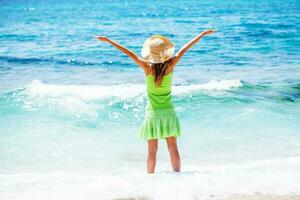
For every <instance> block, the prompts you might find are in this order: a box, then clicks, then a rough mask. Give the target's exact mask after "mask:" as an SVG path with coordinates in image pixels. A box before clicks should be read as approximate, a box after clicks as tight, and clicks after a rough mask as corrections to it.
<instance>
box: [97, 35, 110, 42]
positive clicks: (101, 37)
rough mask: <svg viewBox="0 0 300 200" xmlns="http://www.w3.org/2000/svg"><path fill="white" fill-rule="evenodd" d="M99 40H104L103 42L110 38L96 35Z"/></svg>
mask: <svg viewBox="0 0 300 200" xmlns="http://www.w3.org/2000/svg"><path fill="white" fill-rule="evenodd" d="M96 38H97V40H100V41H103V42H107V41H108V38H107V37H106V36H96Z"/></svg>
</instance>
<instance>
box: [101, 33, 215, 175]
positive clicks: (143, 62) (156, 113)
mask: <svg viewBox="0 0 300 200" xmlns="http://www.w3.org/2000/svg"><path fill="white" fill-rule="evenodd" d="M213 32H215V30H206V31H203V32H202V33H201V34H199V35H198V36H197V37H195V38H194V39H192V40H191V41H189V42H188V43H187V44H185V45H184V46H183V47H182V48H181V49H180V50H179V51H178V52H177V54H176V55H175V56H172V55H173V53H174V50H175V47H174V45H173V44H172V43H171V41H170V40H169V39H168V38H166V37H164V36H161V35H153V36H151V37H150V38H148V39H147V40H146V41H145V42H144V45H143V48H142V51H141V54H142V58H140V57H139V56H137V55H136V54H135V53H134V52H133V51H131V50H129V49H127V48H125V47H123V46H121V45H120V44H118V43H117V42H115V41H113V40H111V39H109V38H107V37H105V36H97V39H98V40H100V41H103V42H108V43H110V44H111V45H113V46H114V47H116V48H117V49H118V50H120V51H122V52H123V53H125V54H126V55H128V56H129V57H130V58H131V59H133V60H134V61H135V62H136V63H137V64H138V65H139V66H140V67H141V68H142V69H143V70H144V73H145V76H146V85H147V94H148V95H147V97H148V101H147V106H146V111H145V119H144V122H143V124H142V126H141V127H140V129H139V137H140V138H142V139H145V140H147V141H148V159H147V172H148V173H149V174H150V173H154V169H155V163H156V153H157V145H158V139H163V138H164V139H166V141H167V146H168V150H169V153H170V157H171V164H172V168H173V170H174V171H175V172H180V156H179V152H178V149H177V143H176V138H177V137H179V136H180V134H181V130H180V122H179V120H178V117H177V115H176V112H175V109H174V105H173V102H172V96H171V83H172V75H173V71H174V68H175V66H176V64H177V63H178V62H179V60H180V59H181V58H182V56H183V55H184V53H185V52H186V51H187V50H188V49H189V48H191V47H192V46H193V45H194V44H196V43H197V42H198V41H199V40H200V39H201V38H202V37H203V36H205V35H209V34H211V33H213Z"/></svg>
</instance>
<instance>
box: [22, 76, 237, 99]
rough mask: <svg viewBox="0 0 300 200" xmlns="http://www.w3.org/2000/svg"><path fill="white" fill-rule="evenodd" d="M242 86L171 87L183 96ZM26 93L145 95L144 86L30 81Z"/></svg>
mask: <svg viewBox="0 0 300 200" xmlns="http://www.w3.org/2000/svg"><path fill="white" fill-rule="evenodd" d="M241 86H243V83H242V82H241V81H240V80H237V79H233V80H227V79H222V80H211V81H209V82H207V83H203V84H192V85H175V86H173V87H172V93H173V94H174V95H184V94H189V93H193V92H198V91H203V90H212V91H214V90H217V91H220V90H221V91H222V90H230V89H233V88H239V87H241ZM26 92H27V93H28V94H30V95H36V96H49V97H60V96H76V97H79V98H82V99H104V98H109V97H119V98H121V99H124V98H130V97H135V96H138V95H145V94H146V86H145V85H144V84H130V83H126V84H118V85H57V84H45V83H43V82H41V81H39V80H34V81H32V82H31V83H30V84H29V85H28V86H27V87H26Z"/></svg>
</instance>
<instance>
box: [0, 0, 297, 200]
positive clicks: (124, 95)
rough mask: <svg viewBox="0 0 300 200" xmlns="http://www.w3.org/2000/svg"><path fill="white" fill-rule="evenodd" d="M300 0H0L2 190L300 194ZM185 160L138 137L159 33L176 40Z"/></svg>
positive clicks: (184, 195)
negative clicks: (176, 167)
mask: <svg viewBox="0 0 300 200" xmlns="http://www.w3.org/2000/svg"><path fill="white" fill-rule="evenodd" d="M299 10H300V2H299V1H296V0H295V1H292V0H287V1H279V0H274V1H268V0H260V1H259V0H254V1H242V0H237V1H206V0H205V1H113V2H110V3H109V2H107V1H76V0H73V1H54V0H53V1H50V0H45V1H21V0H17V1H0V199H1V200H8V199H9V200H17V199H18V200H19V199H22V200H23V199H45V200H47V199H61V200H62V199H87V200H93V199H122V198H123V199H126V198H127V199H129V198H147V199H164V200H165V199H214V198H223V197H224V198H225V197H226V196H228V195H231V194H236V193H238V194H253V193H256V192H260V193H271V194H282V195H284V194H299V193H300V12H299ZM211 28H213V29H217V32H216V33H215V34H213V35H211V36H208V37H205V38H203V39H202V40H201V41H200V42H199V43H197V44H196V45H195V46H193V47H192V48H191V49H190V50H189V51H188V52H187V53H186V55H185V56H184V58H183V59H182V60H181V61H180V62H179V64H178V66H177V67H176V68H175V72H174V77H173V90H172V93H173V101H174V105H175V107H176V111H177V114H178V117H179V119H180V122H181V127H182V136H181V137H180V138H179V139H178V146H179V151H180V154H181V159H182V172H181V173H174V172H172V170H171V165H170V161H169V156H168V152H167V148H166V144H165V141H163V140H161V141H160V143H159V151H158V158H157V159H158V160H157V167H156V174H154V175H147V174H146V156H147V145H146V142H145V141H142V140H140V139H139V138H138V135H137V131H138V128H139V127H140V125H141V124H142V122H143V117H144V109H145V105H146V88H145V84H144V83H145V79H144V74H143V71H142V70H141V69H140V68H139V67H138V66H137V65H136V64H135V63H134V62H133V61H131V60H130V59H129V58H128V57H127V56H125V55H123V54H122V53H121V52H118V51H117V50H116V49H114V48H113V47H112V46H110V45H108V44H107V43H103V42H100V41H97V40H95V38H94V36H95V35H105V36H108V37H110V38H111V39H113V40H115V41H117V42H119V43H120V44H122V45H124V46H126V47H128V48H130V49H132V50H133V51H134V52H136V53H137V54H140V50H141V47H142V44H143V42H144V40H145V39H146V38H148V37H149V36H151V35H153V34H161V35H165V36H167V37H169V38H170V40H171V41H172V42H173V43H174V45H175V48H176V50H175V52H177V51H178V50H179V49H180V47H181V46H182V45H184V44H185V43H186V42H188V41H189V40H190V39H192V38H194V37H196V36H197V35H198V34H199V33H201V32H202V31H203V30H205V29H211Z"/></svg>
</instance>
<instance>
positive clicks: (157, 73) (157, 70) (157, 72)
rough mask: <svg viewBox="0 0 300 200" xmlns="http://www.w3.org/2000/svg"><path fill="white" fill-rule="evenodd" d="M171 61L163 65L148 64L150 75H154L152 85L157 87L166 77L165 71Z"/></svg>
mask: <svg viewBox="0 0 300 200" xmlns="http://www.w3.org/2000/svg"><path fill="white" fill-rule="evenodd" d="M170 61H171V59H169V60H167V61H166V62H163V63H150V65H151V68H152V73H153V75H154V83H155V85H156V86H157V87H159V86H160V84H161V81H162V79H163V77H164V76H165V75H166V70H167V68H168V66H169V63H170Z"/></svg>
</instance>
